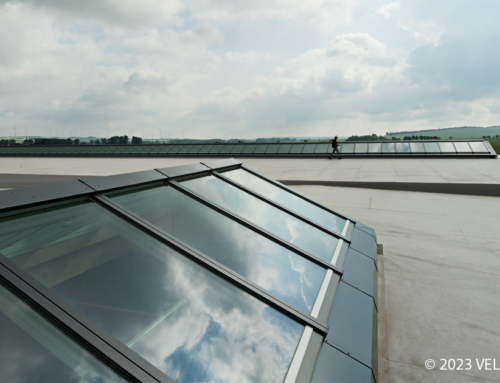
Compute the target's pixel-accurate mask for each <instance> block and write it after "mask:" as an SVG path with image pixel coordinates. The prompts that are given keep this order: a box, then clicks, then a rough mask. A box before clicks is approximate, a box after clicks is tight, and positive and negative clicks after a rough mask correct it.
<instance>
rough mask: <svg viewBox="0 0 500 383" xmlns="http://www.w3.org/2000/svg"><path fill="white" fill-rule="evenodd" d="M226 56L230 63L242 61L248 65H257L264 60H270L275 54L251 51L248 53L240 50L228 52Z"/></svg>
mask: <svg viewBox="0 0 500 383" xmlns="http://www.w3.org/2000/svg"><path fill="white" fill-rule="evenodd" d="M224 58H225V59H226V60H227V61H228V62H230V63H241V64H247V65H255V64H258V63H260V62H262V61H265V60H269V59H271V58H273V55H271V54H269V53H262V52H255V51H250V52H247V53H240V52H227V53H225V54H224Z"/></svg>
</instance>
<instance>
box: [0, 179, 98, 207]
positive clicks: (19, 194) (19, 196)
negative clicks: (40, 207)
mask: <svg viewBox="0 0 500 383" xmlns="http://www.w3.org/2000/svg"><path fill="white" fill-rule="evenodd" d="M93 191H94V190H93V189H92V188H91V187H89V186H86V185H84V184H82V183H81V182H78V181H69V182H60V183H57V184H47V185H39V186H32V187H26V188H20V189H8V190H3V191H0V211H1V210H4V209H13V208H19V207H25V206H27V205H33V204H39V203H47V202H51V201H57V200H61V199H65V198H72V197H78V196H83V195H86V194H89V193H92V192H93Z"/></svg>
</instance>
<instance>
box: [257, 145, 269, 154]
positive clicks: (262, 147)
mask: <svg viewBox="0 0 500 383" xmlns="http://www.w3.org/2000/svg"><path fill="white" fill-rule="evenodd" d="M266 149H267V145H259V146H257V148H256V149H255V151H254V153H256V154H263V153H265V152H266Z"/></svg>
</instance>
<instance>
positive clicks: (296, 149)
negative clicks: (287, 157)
mask: <svg viewBox="0 0 500 383" xmlns="http://www.w3.org/2000/svg"><path fill="white" fill-rule="evenodd" d="M302 149H304V145H293V146H292V148H291V149H290V153H294V154H298V153H302Z"/></svg>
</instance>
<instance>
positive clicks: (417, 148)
mask: <svg viewBox="0 0 500 383" xmlns="http://www.w3.org/2000/svg"><path fill="white" fill-rule="evenodd" d="M410 149H411V152H412V153H425V149H424V144H423V143H422V142H410Z"/></svg>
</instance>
